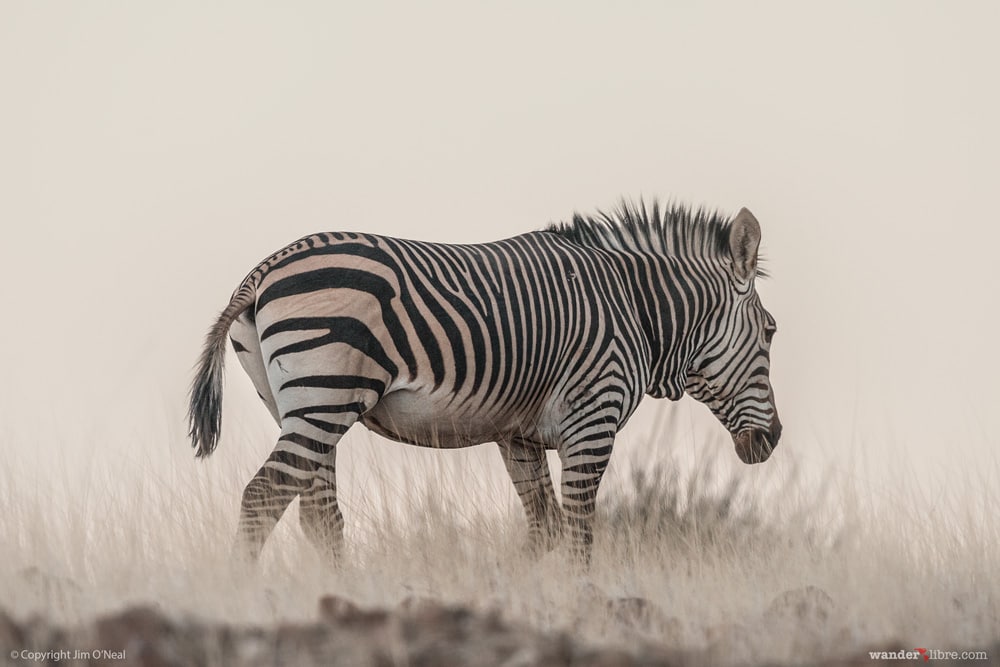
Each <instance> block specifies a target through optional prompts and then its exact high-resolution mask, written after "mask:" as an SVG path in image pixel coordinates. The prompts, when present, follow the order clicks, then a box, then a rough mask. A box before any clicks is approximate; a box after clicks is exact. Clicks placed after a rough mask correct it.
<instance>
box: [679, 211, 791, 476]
mask: <svg viewBox="0 0 1000 667" xmlns="http://www.w3.org/2000/svg"><path fill="white" fill-rule="evenodd" d="M759 245H760V224H759V223H758V222H757V219H756V218H754V216H753V214H752V213H750V211H748V210H747V209H745V208H744V209H742V210H741V211H740V212H739V213H738V214H737V215H736V217H735V218H733V220H732V223H731V224H730V228H729V248H728V255H729V257H728V258H726V257H724V261H723V266H724V268H725V271H724V272H725V279H724V280H722V281H719V282H717V283H716V284H717V285H719V286H720V287H721V290H722V294H720V295H718V296H719V298H718V301H716V302H714V303H713V306H712V310H713V311H714V312H711V313H709V316H708V317H706V318H705V324H703V325H702V326H699V327H698V330H697V331H695V332H693V333H694V336H695V337H696V341H695V347H694V349H695V352H694V356H693V359H692V361H691V363H690V365H689V366H688V368H687V377H686V384H685V387H684V389H685V391H686V392H687V393H688V394H690V395H691V396H693V397H694V398H695V399H697V400H698V401H700V402H702V403H704V404H705V405H707V406H708V408H709V409H710V410H711V411H712V413H713V414H714V415H715V416H716V417H717V418H718V419H719V421H720V422H722V424H723V426H725V427H726V429H727V430H728V431H729V433H730V435H731V436H732V438H733V443H734V444H735V446H736V453H737V455H738V456H739V457H740V460H742V461H743V462H744V463H760V462H762V461H766V460H767V458H768V457H769V456H770V455H771V452H772V451H773V450H774V448H775V446H776V445H777V444H778V438H780V437H781V420H779V419H778V410H777V408H776V407H775V403H774V390H773V389H772V387H771V379H770V353H771V339H772V337H773V336H774V332H775V331H776V329H777V327H776V325H775V321H774V318H773V317H771V314H770V313H768V312H767V310H765V309H764V306H763V305H762V304H761V302H760V297H759V296H758V295H757V290H756V289H755V287H754V278H755V277H756V276H757V249H758V247H759ZM724 254H725V253H724ZM713 301H714V300H713Z"/></svg>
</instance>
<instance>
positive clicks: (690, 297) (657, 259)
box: [606, 250, 722, 401]
mask: <svg viewBox="0 0 1000 667" xmlns="http://www.w3.org/2000/svg"><path fill="white" fill-rule="evenodd" d="M606 252H608V254H609V255H611V256H612V257H613V259H614V262H615V265H616V266H617V267H618V270H619V274H620V276H621V279H622V283H623V284H624V285H625V288H626V291H627V292H628V294H629V295H630V297H631V298H630V302H631V303H630V307H631V308H632V309H633V312H634V314H635V317H636V320H637V321H638V323H639V326H640V330H641V333H642V336H643V337H644V339H645V342H646V344H647V345H648V349H649V385H648V387H647V388H646V393H647V394H649V395H650V396H653V397H655V398H669V399H670V400H674V401H676V400H678V399H680V398H681V396H683V395H684V386H685V384H686V381H687V372H688V367H689V366H690V363H691V360H692V359H694V356H695V354H696V352H697V351H698V349H699V347H700V345H701V344H702V341H700V340H698V336H697V335H696V333H697V332H698V331H699V330H700V329H701V327H699V324H700V323H701V322H703V321H704V320H705V318H706V316H707V314H708V313H709V312H710V311H711V309H712V308H714V307H716V306H717V305H718V302H719V299H720V295H721V293H722V291H721V282H720V280H719V278H720V277H721V275H722V272H721V271H719V272H716V271H713V270H712V268H713V267H711V266H710V265H711V264H713V263H714V262H712V261H711V260H709V261H697V260H692V259H691V258H686V257H670V256H666V255H663V254H661V253H657V252H652V251H647V250H617V251H606ZM717 276H718V277H717ZM694 285H697V286H698V288H697V289H694V288H693V286H694Z"/></svg>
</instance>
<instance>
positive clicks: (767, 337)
mask: <svg viewBox="0 0 1000 667" xmlns="http://www.w3.org/2000/svg"><path fill="white" fill-rule="evenodd" d="M775 331H776V329H772V328H770V327H768V328H767V329H764V342H765V343H767V344H768V345H770V344H771V339H772V338H774V332H775Z"/></svg>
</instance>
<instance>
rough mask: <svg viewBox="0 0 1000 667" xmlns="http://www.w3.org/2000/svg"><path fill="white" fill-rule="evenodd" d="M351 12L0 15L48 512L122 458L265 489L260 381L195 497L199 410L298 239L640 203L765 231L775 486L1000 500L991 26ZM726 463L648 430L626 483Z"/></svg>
mask: <svg viewBox="0 0 1000 667" xmlns="http://www.w3.org/2000/svg"><path fill="white" fill-rule="evenodd" d="M362 4H363V6H362ZM341 5H342V7H336V6H333V4H332V3H318V2H317V3H306V2H296V3H281V4H280V5H279V4H275V3H256V2H228V3H222V2H220V3H202V2H172V3H151V2H142V3H141V2H124V1H123V2H87V3H55V2H52V3H43V2H9V1H7V0H3V1H2V2H0V229H2V232H0V233H2V248H3V251H4V257H3V261H2V262H0V272H2V273H0V304H2V311H0V312H2V313H3V315H2V320H0V321H2V324H3V326H2V327H0V350H2V351H3V360H4V361H3V381H2V382H0V452H2V457H3V461H5V462H6V463H5V465H11V464H12V463H14V464H16V465H17V466H20V469H22V470H23V474H24V475H25V476H34V479H35V480H36V482H35V483H36V484H37V488H38V489H39V493H45V492H46V491H45V489H46V488H47V486H48V485H49V484H51V479H50V478H49V477H47V476H46V473H44V472H43V466H42V464H44V463H45V462H47V461H50V460H53V459H59V460H61V461H63V462H62V463H61V464H60V465H61V466H63V467H66V466H69V467H70V468H71V469H73V467H74V466H77V465H80V466H83V467H82V469H84V470H91V471H92V470H94V469H95V467H96V468H98V469H99V468H100V467H101V466H104V465H106V464H107V465H109V462H110V461H113V460H114V459H115V457H119V456H122V455H124V456H125V457H126V459H127V460H129V461H132V462H133V464H134V465H132V466H131V467H130V468H127V469H128V470H130V471H132V472H133V473H134V474H138V475H142V474H143V471H145V470H149V469H153V470H154V471H155V468H156V467H157V466H159V465H161V464H163V462H171V463H173V464H174V465H176V466H178V467H180V468H181V470H184V469H186V468H187V467H190V469H191V470H196V468H201V469H202V470H200V471H199V472H198V473H197V474H198V475H199V478H201V479H205V480H220V483H222V480H225V481H226V483H234V482H235V483H236V485H237V486H239V484H242V483H243V481H245V479H247V477H248V475H249V474H250V472H251V471H252V470H255V469H256V467H257V466H258V465H259V464H260V463H261V462H262V461H263V459H264V457H265V456H266V452H267V451H269V450H270V448H271V446H272V444H273V442H272V441H273V437H274V435H275V434H276V430H275V429H274V427H273V425H269V424H268V422H269V417H268V415H267V413H266V410H264V408H263V407H262V406H260V405H259V404H258V401H257V398H256V396H255V395H254V393H253V390H252V389H251V388H250V386H249V383H248V381H247V380H246V379H245V378H244V377H243V375H242V373H241V371H240V370H239V367H238V364H236V363H231V365H230V371H231V372H230V373H229V376H228V377H229V381H228V384H227V402H226V412H225V422H224V426H223V433H224V438H223V443H222V445H221V449H220V452H226V453H225V454H224V455H223V456H222V458H221V459H220V460H216V459H213V460H212V461H210V462H208V463H207V464H198V465H197V466H196V464H195V462H194V461H193V460H191V451H190V449H189V448H188V446H187V443H186V440H185V436H184V424H183V409H184V401H185V394H186V390H187V383H188V381H189V378H190V371H191V367H192V365H193V363H194V360H195V358H196V355H197V353H198V351H199V348H200V346H201V343H202V339H203V336H204V333H205V331H206V330H207V327H208V326H209V325H210V324H211V322H212V321H213V318H214V317H215V316H216V314H217V313H218V311H219V310H220V309H221V308H222V307H224V305H225V304H226V302H227V299H228V298H229V295H230V292H231V291H232V289H233V288H234V287H235V286H236V285H237V283H238V281H239V280H240V279H241V278H242V277H243V276H244V274H245V273H246V272H247V271H249V270H250V269H251V268H252V267H253V266H254V264H255V263H256V262H257V261H259V260H260V259H262V258H263V257H265V256H266V255H268V254H270V253H271V252H272V251H274V250H276V249H278V248H279V247H281V246H282V245H284V244H286V243H288V242H290V241H292V240H294V239H296V238H297V237H299V236H301V235H304V234H307V233H310V232H313V231H320V230H340V229H344V230H359V231H367V232H377V233H382V234H389V235H399V236H407V237H414V238H421V239H428V240H439V241H451V242H474V241H488V240H493V239H497V238H501V237H505V236H510V235H513V234H516V233H520V232H524V231H528V230H532V229H537V228H539V227H541V226H542V225H544V224H546V223H548V222H550V221H554V220H559V219H566V218H568V217H569V216H570V215H571V214H572V213H573V212H574V211H576V210H579V211H584V212H586V211H592V210H594V208H595V207H608V206H612V205H614V204H615V202H616V200H617V199H618V198H619V197H620V196H622V195H626V196H639V195H643V196H645V197H647V198H649V197H654V196H659V197H662V198H675V199H679V200H681V201H686V202H690V203H693V204H707V205H709V206H712V207H719V208H721V209H723V210H726V211H729V212H733V211H735V210H737V209H738V208H739V207H740V206H748V207H749V208H750V209H751V210H752V211H753V212H754V213H755V214H756V216H757V217H758V218H759V220H760V221H761V224H762V227H763V251H764V253H765V254H766V255H767V257H768V268H769V270H770V272H771V273H772V275H773V278H771V279H770V280H768V281H766V282H762V283H761V284H760V285H759V290H760V292H761V294H762V298H763V299H764V302H765V304H766V305H767V307H768V308H769V309H770V310H771V311H772V313H773V314H774V315H775V317H776V318H777V321H778V324H779V333H778V335H777V337H776V339H775V343H774V347H773V354H772V356H773V371H772V372H773V382H774V385H775V388H776V392H777V399H778V402H779V408H780V411H781V417H782V421H783V422H784V423H785V436H784V438H783V443H782V445H781V448H780V449H779V450H778V452H777V453H776V454H775V457H774V459H773V460H774V461H775V463H773V464H768V466H761V467H757V468H753V469H750V468H747V469H745V474H746V475H749V476H754V477H755V478H760V480H761V483H763V482H764V481H765V480H766V479H767V477H768V476H769V475H773V474H776V473H775V472H774V471H775V470H781V469H782V467H783V466H786V467H787V466H789V465H791V464H792V463H797V464H798V465H800V466H802V467H804V468H806V469H810V470H814V471H822V473H823V474H831V475H833V477H839V476H843V477H857V478H859V479H861V480H863V484H862V487H865V486H866V485H867V488H868V489H870V491H871V493H872V497H873V498H877V497H890V498H891V497H892V495H893V494H894V493H895V491H894V490H895V489H898V488H900V487H901V486H909V487H911V488H915V489H917V490H918V491H920V492H921V493H924V494H926V497H927V499H928V500H929V501H931V502H932V503H933V502H934V501H935V498H939V497H941V496H942V495H952V494H961V493H962V492H963V489H964V488H966V484H965V481H966V480H968V479H969V477H970V475H971V476H972V478H975V477H976V476H979V477H981V478H982V479H983V480H984V481H985V480H989V479H993V478H994V475H995V473H996V472H997V470H998V465H1000V463H998V459H1000V456H998V454H997V451H998V449H997V446H998V443H1000V439H998V436H997V434H996V430H995V427H994V425H993V423H992V421H993V419H992V418H993V417H994V415H995V414H996V409H997V405H998V404H1000V390H998V387H997V377H998V371H1000V353H998V348H997V344H996V342H995V341H996V337H997V325H998V323H1000V317H998V312H997V302H998V298H997V289H996V287H997V279H996V274H995V271H996V268H995V267H996V265H997V262H996V253H997V252H998V251H1000V231H998V229H1000V225H998V222H1000V220H998V215H997V207H998V201H997V198H996V196H995V193H996V191H997V185H998V176H1000V168H998V159H1000V158H998V156H1000V131H998V129H997V128H998V123H997V118H1000V92H998V88H997V64H998V63H1000V47H998V46H997V41H996V26H997V25H1000V9H998V6H997V5H996V4H995V3H988V2H981V3H975V2H962V3H944V2H941V3H920V2H879V3H869V2H857V3H836V4H831V5H828V6H825V7H819V6H817V5H814V4H810V5H809V6H808V7H807V6H805V5H804V4H803V3H795V2H789V3H753V4H752V5H751V4H747V3H731V4H728V3H722V4H716V3H703V2H699V3H693V2H692V3H656V2H635V3H606V4H598V3H576V2H574V3H570V2H561V3H545V4H544V5H542V4H541V3H523V4H519V3H503V4H502V5H500V4H499V3H498V4H497V5H495V6H494V7H493V8H488V7H485V6H483V5H481V4H479V3H454V4H443V3H432V4H430V3H421V4H420V5H419V6H416V5H413V4H406V5H404V4H399V5H386V4H377V3H350V5H349V6H348V3H341ZM230 362H235V360H234V359H233V355H232V354H230ZM658 418H659V420H658ZM666 425H669V426H666ZM651 435H654V436H656V439H657V440H658V442H657V443H656V445H657V446H656V447H655V449H654V448H652V447H651V444H650V443H651V439H650V436H651ZM720 438H724V435H723V434H721V427H719V426H718V425H717V424H716V423H715V422H714V421H713V420H712V418H711V417H710V416H709V415H708V412H707V410H705V409H704V408H702V407H701V406H697V405H695V404H693V403H691V402H690V401H689V399H685V400H684V401H682V402H681V403H679V404H676V405H671V404H668V403H666V402H654V401H653V400H652V399H650V400H649V401H648V402H647V403H644V405H643V407H642V409H641V410H640V413H639V414H638V415H637V417H636V418H635V420H634V422H633V423H632V424H630V425H629V427H628V429H627V430H626V432H625V434H624V435H623V437H622V439H623V445H624V446H623V447H622V448H621V449H622V450H623V451H626V452H627V454H625V455H622V454H616V458H615V459H614V460H615V461H618V460H619V459H621V460H625V458H626V457H627V456H633V457H639V458H642V457H646V456H654V457H656V458H657V459H658V460H665V459H667V458H668V457H670V456H674V457H678V458H681V459H683V458H684V457H685V456H690V455H692V454H693V453H694V452H696V451H697V449H698V448H699V447H703V446H706V445H705V444H704V443H705V442H718V441H719V440H720ZM369 441H370V438H369V436H367V435H366V434H364V433H363V432H361V431H360V428H359V429H358V430H357V432H355V431H352V434H351V436H349V438H348V440H347V441H346V444H345V446H344V447H343V448H342V452H343V453H344V456H345V457H346V458H345V460H346V461H348V462H349V461H351V460H352V457H354V458H355V459H356V458H357V455H358V453H359V452H361V451H362V450H364V448H365V447H366V446H367V445H366V444H365V443H367V442H369ZM378 451H379V452H380V455H381V456H382V457H383V460H386V461H388V460H396V459H403V458H405V457H409V456H413V455H414V454H412V453H411V452H410V451H409V450H407V449H406V448H405V447H404V446H402V445H386V446H385V447H383V448H382V449H380V450H378ZM417 455H418V456H423V455H424V454H417ZM429 455H431V456H443V457H454V461H456V462H457V463H454V464H449V465H454V467H457V468H461V467H462V466H464V465H472V463H473V462H474V461H480V459H477V458H476V457H482V460H484V461H486V463H483V464H481V463H477V464H476V465H480V464H481V465H485V466H486V467H487V468H489V467H490V466H495V468H496V469H497V470H500V469H502V468H501V466H500V463H499V457H498V456H497V455H496V452H495V451H494V450H493V448H489V449H485V450H484V452H483V453H482V454H473V455H472V456H469V455H466V456H464V457H463V455H461V454H456V453H437V452H431V453H429ZM725 455H726V456H727V457H728V459H725V460H728V461H731V462H735V460H736V459H735V456H733V455H732V454H731V450H730V449H729V448H728V446H727V447H726V449H725ZM490 457H492V458H490ZM220 461H221V462H220ZM234 462H235V463H234ZM206 465H207V471H205V468H206ZM341 472H342V475H341V476H342V478H343V477H344V476H345V475H346V476H348V477H350V478H351V479H354V480H359V479H361V480H363V479H368V480H370V479H371V475H372V473H373V471H371V470H367V471H366V472H364V475H366V476H367V477H362V476H361V474H362V473H358V474H356V475H355V474H354V473H353V472H352V471H351V466H350V465H346V466H342V467H341ZM152 474H153V475H155V472H153V473H152ZM0 479H2V478H0ZM346 482H347V483H359V482H357V481H355V482H350V481H349V480H346ZM206 483H211V482H206ZM28 486H31V484H30V483H29V484H28ZM234 523H235V517H234Z"/></svg>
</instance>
